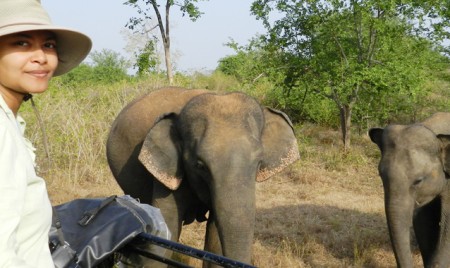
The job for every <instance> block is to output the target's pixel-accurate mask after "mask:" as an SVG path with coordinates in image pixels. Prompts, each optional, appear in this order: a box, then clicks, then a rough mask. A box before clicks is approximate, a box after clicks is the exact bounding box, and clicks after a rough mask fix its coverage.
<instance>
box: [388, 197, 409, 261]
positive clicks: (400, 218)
mask: <svg viewBox="0 0 450 268" xmlns="http://www.w3.org/2000/svg"><path fill="white" fill-rule="evenodd" d="M385 210H386V219H387V224H388V228H389V235H390V239H391V244H392V248H393V250H394V254H395V259H396V261H397V267H413V263H412V253H411V244H410V243H411V241H410V227H411V225H412V218H413V212H414V201H413V199H412V198H410V197H406V198H405V196H403V195H400V194H398V193H397V194H396V195H395V197H393V195H392V194H391V196H389V194H387V195H386V196H385Z"/></svg>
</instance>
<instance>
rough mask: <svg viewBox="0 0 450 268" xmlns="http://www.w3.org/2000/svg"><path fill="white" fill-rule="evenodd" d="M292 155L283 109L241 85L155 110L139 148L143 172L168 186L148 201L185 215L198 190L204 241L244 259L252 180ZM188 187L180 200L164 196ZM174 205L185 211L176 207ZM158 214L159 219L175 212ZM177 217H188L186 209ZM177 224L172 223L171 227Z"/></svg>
mask: <svg viewBox="0 0 450 268" xmlns="http://www.w3.org/2000/svg"><path fill="white" fill-rule="evenodd" d="M297 159H299V152H298V146H297V141H296V138H295V136H294V132H293V128H292V124H291V122H290V121H289V119H288V118H287V116H286V115H285V114H283V113H282V112H279V111H276V110H272V109H268V108H264V107H262V106H260V104H258V103H257V102H256V101H255V100H254V99H253V98H251V97H249V96H247V95H245V94H242V93H229V94H224V95H218V94H201V95H198V96H196V97H194V98H192V99H191V100H190V101H189V102H188V103H187V104H186V105H185V106H184V107H183V108H182V109H181V111H180V113H169V114H165V115H162V116H161V117H160V118H159V119H158V120H157V122H156V123H155V124H154V125H153V126H152V128H151V129H150V130H149V131H148V134H147V136H146V138H145V141H144V142H143V145H142V148H141V151H140V154H139V160H140V161H141V162H142V164H143V165H144V166H145V167H146V169H147V170H148V172H149V173H151V174H152V175H153V176H154V177H155V178H156V180H158V181H159V184H160V185H163V186H164V187H165V188H166V189H168V190H167V192H165V193H164V194H161V193H154V195H155V196H159V198H157V200H154V203H157V204H158V205H162V206H164V203H165V202H172V205H173V206H175V207H176V210H178V215H185V214H186V213H188V212H189V211H190V210H192V208H189V206H190V205H189V204H188V203H190V202H191V200H192V199H195V198H198V200H199V203H201V204H202V205H201V206H203V207H205V208H206V209H207V210H209V213H210V214H209V218H208V224H207V225H208V227H207V228H208V234H207V237H206V240H207V241H209V243H211V245H209V246H208V245H206V246H205V247H206V250H209V251H213V252H216V253H218V254H223V255H225V256H227V257H229V258H233V259H236V260H240V261H243V262H249V261H250V258H251V245H252V243H253V241H252V240H253V233H254V221H255V182H256V181H263V180H265V179H267V178H269V177H270V176H272V175H273V174H275V173H277V172H279V171H281V170H282V169H283V168H285V167H286V166H288V165H289V164H291V163H293V162H294V161H296V160H297ZM187 188H188V189H191V190H192V192H193V194H194V196H195V197H192V196H191V197H190V198H188V199H190V200H183V204H180V202H179V201H178V202H177V201H173V200H176V199H177V198H176V197H175V198H167V197H168V196H170V195H172V194H173V195H176V194H177V192H179V191H185V189H187ZM169 189H170V191H171V192H169ZM183 189H184V190H183ZM154 191H164V190H161V189H158V188H156V190H154ZM192 206H194V207H198V203H196V204H194V203H193V204H192ZM192 206H191V207H192ZM180 209H184V210H185V212H182V213H181V214H180V211H179V210H180ZM167 210H169V209H167ZM162 212H163V214H164V210H163V209H162ZM195 213H197V214H198V213H199V212H198V211H196V212H195ZM164 216H165V218H166V221H169V222H170V221H173V220H174V219H173V216H171V215H167V217H166V215H164ZM180 220H183V221H185V222H186V221H188V220H186V216H180V217H179V219H178V221H180ZM180 224H181V222H177V223H176V224H172V226H174V225H175V226H174V227H173V229H177V228H178V229H179V228H181V227H180ZM169 226H171V223H169ZM171 231H172V232H174V231H175V233H176V235H179V234H178V233H177V231H176V230H171ZM216 236H217V237H216ZM207 243H208V242H207ZM217 251H219V252H217Z"/></svg>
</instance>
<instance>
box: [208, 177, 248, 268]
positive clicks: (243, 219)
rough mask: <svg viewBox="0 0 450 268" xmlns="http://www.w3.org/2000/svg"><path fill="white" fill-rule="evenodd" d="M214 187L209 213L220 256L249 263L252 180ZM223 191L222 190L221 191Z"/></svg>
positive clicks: (234, 180) (234, 181)
mask: <svg viewBox="0 0 450 268" xmlns="http://www.w3.org/2000/svg"><path fill="white" fill-rule="evenodd" d="M232 181H233V183H222V184H220V185H216V187H215V188H216V189H217V191H216V192H215V194H213V195H212V196H214V200H213V210H214V211H215V220H216V224H217V230H218V233H219V238H220V243H221V245H222V253H223V255H224V256H226V257H228V258H231V259H235V260H238V261H241V262H245V263H250V262H251V255H252V244H253V235H254V228H255V210H256V208H255V180H254V178H252V179H251V180H246V181H242V180H241V181H239V183H238V184H239V185H236V182H237V180H236V179H232ZM224 189H226V190H224Z"/></svg>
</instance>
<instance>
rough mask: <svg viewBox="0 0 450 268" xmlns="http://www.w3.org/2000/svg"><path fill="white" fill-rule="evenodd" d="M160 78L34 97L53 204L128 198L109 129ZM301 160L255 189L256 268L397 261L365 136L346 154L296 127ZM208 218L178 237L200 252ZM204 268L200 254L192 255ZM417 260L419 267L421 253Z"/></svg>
mask: <svg viewBox="0 0 450 268" xmlns="http://www.w3.org/2000/svg"><path fill="white" fill-rule="evenodd" d="M158 86H159V85H157V84H152V85H145V84H137V85H131V86H130V85H118V86H115V88H113V89H111V88H86V89H83V90H82V91H81V92H80V91H68V90H62V91H59V90H56V89H52V90H50V92H47V93H46V94H43V95H42V96H39V97H38V98H36V103H37V105H38V106H39V109H40V111H41V114H42V117H43V118H44V121H45V123H46V126H47V132H48V136H49V140H50V151H51V155H52V162H51V163H50V164H49V162H48V161H47V160H46V158H45V156H44V155H43V154H42V152H43V151H44V150H43V146H42V142H41V141H42V136H41V134H40V131H39V129H38V128H37V126H36V123H35V122H33V121H34V115H33V113H32V112H31V109H29V108H28V107H26V109H25V110H24V111H23V113H24V115H25V117H26V119H27V121H28V122H29V132H28V134H29V135H28V136H29V137H31V139H32V140H33V141H34V143H35V144H36V145H38V151H39V152H40V153H39V154H38V157H39V158H40V162H39V163H40V166H41V174H42V175H43V177H45V178H46V180H47V182H48V188H49V192H50V196H51V200H52V202H53V203H54V204H59V203H62V202H66V201H69V200H72V199H75V198H84V197H94V196H108V195H111V194H119V195H120V194H122V191H121V190H120V189H119V187H118V186H117V184H116V183H115V181H114V179H113V178H112V175H111V173H110V171H109V168H108V166H107V163H106V159H105V140H106V135H107V133H108V131H109V126H110V124H111V122H112V120H113V119H114V117H115V116H116V114H117V113H118V112H119V111H120V109H121V108H122V107H123V106H124V105H125V104H126V103H127V102H128V101H129V100H131V99H133V98H135V97H136V96H139V95H141V94H143V93H145V92H147V91H148V88H154V87H158ZM297 136H298V140H299V148H300V151H301V156H302V159H301V160H300V161H298V162H297V163H295V164H294V165H292V166H291V167H290V168H288V169H287V170H285V171H284V172H283V173H282V174H279V175H278V176H276V177H274V178H272V179H270V180H268V181H265V182H263V183H259V184H258V185H257V220H256V229H255V242H254V249H253V252H254V253H253V263H254V265H256V266H258V267H394V266H395V259H394V256H393V253H392V251H391V247H390V243H389V237H388V233H387V227H386V221H385V216H384V207H383V188H382V185H381V180H380V179H379V177H378V174H377V170H376V165H377V159H378V157H379V153H378V152H377V148H376V146H375V145H374V144H372V143H371V142H370V141H369V140H368V138H367V137H353V140H352V142H353V146H352V149H351V150H350V151H349V152H345V153H344V152H342V151H341V146H340V140H339V133H338V132H337V131H334V130H330V129H326V128H321V127H318V126H314V125H303V126H298V127H297ZM203 234H204V224H198V223H194V224H191V225H189V226H187V227H186V228H185V229H184V231H183V234H182V238H181V242H182V243H185V244H188V245H191V246H194V247H197V248H202V244H203ZM186 261H188V262H189V263H190V264H191V265H194V266H196V267H200V263H199V261H197V260H186ZM415 263H416V266H417V267H420V266H421V260H420V256H419V254H418V252H417V249H415Z"/></svg>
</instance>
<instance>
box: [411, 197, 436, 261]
mask: <svg viewBox="0 0 450 268" xmlns="http://www.w3.org/2000/svg"><path fill="white" fill-rule="evenodd" d="M440 215H441V200H440V198H435V199H434V200H433V201H431V202H430V203H429V204H427V205H425V206H423V207H420V208H418V209H416V211H415V214H414V219H413V227H414V234H415V236H416V239H417V243H418V244H419V249H420V253H421V254H422V259H423V263H424V266H425V267H426V266H427V265H428V264H429V263H430V261H431V258H432V257H433V254H434V253H435V251H436V247H437V244H438V241H439V221H440Z"/></svg>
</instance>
